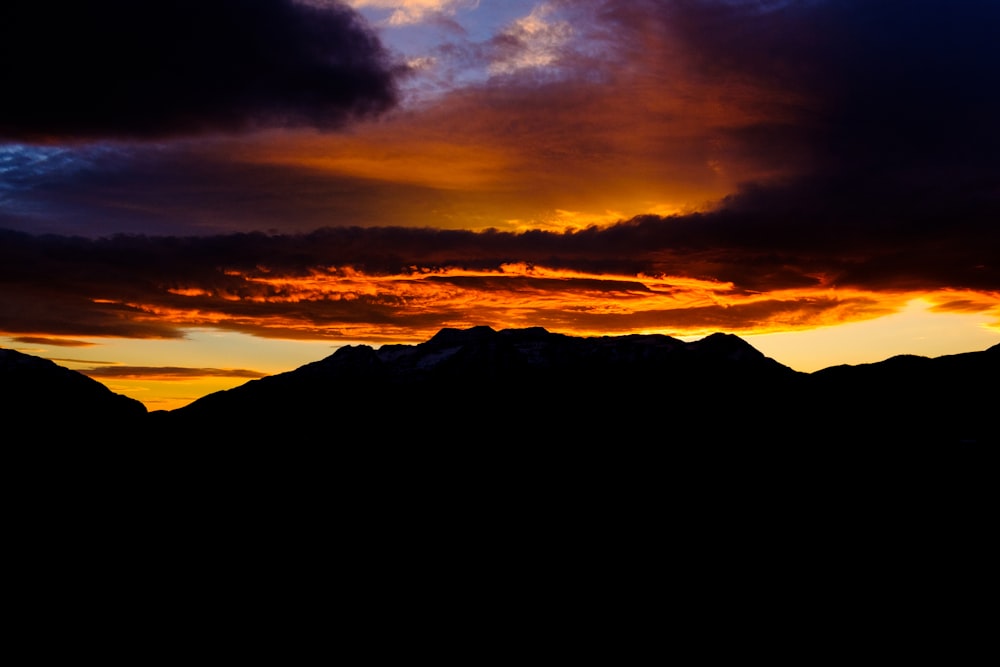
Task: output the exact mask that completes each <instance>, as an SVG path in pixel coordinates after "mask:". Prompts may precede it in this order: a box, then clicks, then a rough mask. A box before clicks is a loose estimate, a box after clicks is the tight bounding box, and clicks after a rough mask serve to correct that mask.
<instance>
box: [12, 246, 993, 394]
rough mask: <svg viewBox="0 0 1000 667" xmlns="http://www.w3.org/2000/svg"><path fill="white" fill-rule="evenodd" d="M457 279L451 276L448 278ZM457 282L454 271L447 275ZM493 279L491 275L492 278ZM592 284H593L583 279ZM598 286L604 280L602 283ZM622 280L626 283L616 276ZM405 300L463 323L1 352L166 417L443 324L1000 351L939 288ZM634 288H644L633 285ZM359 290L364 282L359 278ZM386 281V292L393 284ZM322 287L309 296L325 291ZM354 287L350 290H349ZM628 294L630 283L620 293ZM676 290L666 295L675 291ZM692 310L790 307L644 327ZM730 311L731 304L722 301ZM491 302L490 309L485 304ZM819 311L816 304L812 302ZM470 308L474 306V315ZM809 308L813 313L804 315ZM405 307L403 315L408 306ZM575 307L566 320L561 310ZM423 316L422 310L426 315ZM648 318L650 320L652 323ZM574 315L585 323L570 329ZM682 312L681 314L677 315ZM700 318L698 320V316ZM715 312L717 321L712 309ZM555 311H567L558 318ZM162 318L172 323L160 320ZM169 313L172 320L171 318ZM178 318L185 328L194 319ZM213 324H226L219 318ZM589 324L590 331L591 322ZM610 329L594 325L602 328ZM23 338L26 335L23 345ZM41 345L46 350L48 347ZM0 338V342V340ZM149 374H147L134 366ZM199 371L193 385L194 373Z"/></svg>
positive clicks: (658, 282)
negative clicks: (113, 370) (664, 315)
mask: <svg viewBox="0 0 1000 667" xmlns="http://www.w3.org/2000/svg"><path fill="white" fill-rule="evenodd" d="M506 270H507V271H508V272H509V275H515V276H522V277H527V276H532V277H535V278H540V277H541V278H544V279H546V280H553V281H557V282H558V281H560V280H565V281H572V280H573V279H576V278H581V277H588V276H585V275H584V276H581V274H575V273H574V272H569V271H554V270H544V269H543V270H538V269H532V268H531V267H528V266H525V265H511V266H509V267H506ZM455 273H459V272H455ZM461 273H462V274H463V275H464V276H466V277H471V278H477V277H482V276H484V274H485V272H475V271H465V272H461ZM452 275H453V277H454V274H452ZM488 275H492V276H494V277H495V275H496V274H495V273H494V274H488ZM589 278H593V276H589ZM604 278H605V279H607V278H608V277H607V276H605V277H604ZM621 278H623V279H624V278H625V277H621ZM407 279H408V281H409V283H411V284H408V285H407V287H406V289H407V290H410V292H409V293H410V297H409V298H410V299H411V300H413V299H415V296H414V295H417V294H420V293H421V290H424V291H426V292H427V293H429V294H436V296H435V300H436V303H438V304H440V300H441V299H450V300H452V301H453V302H454V304H455V305H456V310H459V309H471V310H465V311H463V312H464V315H463V317H461V318H458V319H455V320H452V321H449V322H446V323H444V324H443V325H442V324H440V323H437V324H433V325H431V326H428V327H425V328H420V327H408V326H405V325H398V324H397V325H373V324H362V323H356V324H347V323H344V324H342V325H340V326H339V327H338V331H337V332H336V335H333V333H332V332H331V331H329V330H326V331H324V330H321V329H318V328H317V327H316V325H314V324H309V325H305V324H303V323H301V322H298V323H297V322H295V321H294V320H292V319H290V318H288V317H287V316H284V317H282V318H280V321H279V322H270V324H271V325H274V326H275V327H276V328H275V330H272V331H271V332H270V334H269V335H270V336H272V337H266V336H267V335H268V329H267V328H266V327H262V326H260V325H261V324H267V323H261V322H257V325H258V328H257V329H256V330H254V331H255V332H256V334H257V335H250V334H249V333H239V332H237V331H233V330H229V331H225V330H222V329H215V328H201V329H197V328H195V329H192V328H191V327H190V326H184V327H183V330H184V332H185V334H186V337H185V338H182V339H170V340H135V339H106V338H87V337H83V338H80V337H77V338H74V339H72V340H70V339H67V341H66V343H65V344H63V345H58V344H57V343H58V342H59V341H58V339H57V338H54V337H51V336H50V337H48V339H45V338H42V337H41V336H39V337H38V339H37V340H38V342H36V343H34V344H30V343H29V344H21V345H19V344H17V343H16V341H13V340H12V339H9V340H10V342H7V343H2V342H0V344H2V345H3V346H4V347H10V348H13V349H17V350H19V351H21V352H24V353H27V354H33V355H35V356H40V357H43V358H50V359H52V360H53V361H55V362H56V363H59V364H60V365H63V366H66V367H68V368H71V369H74V370H83V371H86V369H89V368H95V367H100V366H101V365H102V364H104V365H113V366H130V367H137V368H138V369H140V370H138V371H137V372H136V373H135V374H134V375H126V376H124V377H109V378H107V379H101V378H97V379H98V381H100V382H102V384H105V385H106V386H108V387H109V388H111V389H112V390H113V391H116V392H118V393H122V394H124V395H126V396H130V397H132V398H135V399H137V400H140V401H142V402H143V403H144V404H145V405H146V406H147V408H148V409H150V410H171V409H175V408H178V407H182V406H183V405H186V404H188V403H190V402H191V401H193V400H195V399H197V398H200V397H201V396H204V395H206V394H208V393H212V392H215V391H220V390H223V389H230V388H232V387H235V386H239V385H242V384H244V383H246V382H247V381H248V378H247V376H245V375H243V376H238V375H234V376H226V375H225V371H224V370H223V371H221V373H222V375H221V376H220V375H219V373H220V372H219V371H218V370H217V369H244V370H246V371H252V372H256V373H262V374H266V375H269V374H275V373H281V372H285V371H290V370H294V369H295V368H298V367H300V366H303V365H305V364H307V363H310V362H313V361H318V360H320V359H322V358H324V357H326V356H329V355H330V354H333V353H334V352H335V350H336V349H337V348H338V347H341V346H343V345H354V344H369V345H372V346H373V347H379V346H380V345H382V344H384V343H387V342H395V343H406V344H416V343H420V342H423V341H424V340H427V339H428V338H430V337H431V336H432V335H433V334H434V333H436V332H437V330H439V329H440V328H441V326H452V327H456V328H466V327H470V326H476V325H480V324H486V325H489V326H493V327H494V328H497V329H502V328H517V327H526V326H537V325H540V326H545V328H547V329H549V330H550V331H552V332H553V333H563V334H568V335H576V336H602V335H624V334H630V333H662V334H667V335H672V336H675V337H678V338H682V339H685V340H692V339H697V338H701V337H704V336H705V335H708V334H710V333H714V332H716V331H725V332H727V333H735V334H737V335H739V336H741V337H742V338H744V339H745V340H746V341H747V342H749V343H750V344H751V345H753V346H754V347H756V348H757V349H759V350H760V351H761V352H763V353H764V354H765V355H767V356H769V357H772V358H774V359H775V360H777V361H778V362H780V363H782V364H784V365H786V366H789V367H791V368H794V369H795V370H798V371H803V372H812V371H815V370H819V369H821V368H826V367H829V366H834V365H838V364H860V363H869V362H875V361H881V360H883V359H886V358H888V357H890V356H894V355H897V354H918V355H922V356H931V357H933V356H941V355H945V354H956V353H961V352H973V351H978V350H983V349H986V348H987V347H990V346H991V345H995V344H997V343H998V342H1000V298H998V297H997V295H993V294H980V293H972V292H956V291H952V290H944V291H941V292H936V293H930V294H896V295H884V294H882V295H876V294H871V293H864V292H838V293H836V294H834V295H832V296H835V297H836V298H837V299H839V301H830V302H823V301H816V302H810V301H809V300H804V301H802V306H801V307H797V306H795V303H796V302H795V301H794V299H795V298H798V299H802V298H803V296H804V295H803V293H802V291H795V292H791V291H790V292H789V293H785V294H781V293H771V294H769V295H742V296H741V295H731V294H727V293H726V289H727V288H728V286H727V285H720V284H717V283H712V282H709V281H698V280H692V279H687V280H679V279H670V278H655V279H654V278H643V279H642V280H641V285H642V286H643V287H644V288H645V290H647V291H643V290H638V289H637V290H635V291H634V292H631V291H630V292H628V294H627V295H623V293H622V292H621V291H619V292H617V293H616V295H615V298H614V299H604V298H602V295H601V293H600V292H599V291H598V292H593V293H591V292H588V291H587V290H586V289H584V290H580V289H575V290H572V291H568V292H566V293H564V294H560V293H559V291H558V290H552V289H548V290H544V291H539V292H537V293H535V294H532V293H531V291H532V289H533V288H531V287H530V286H528V287H525V288H524V289H523V290H521V291H519V292H518V294H517V299H518V301H517V305H515V304H514V303H512V302H509V301H506V300H505V297H504V296H503V295H502V294H497V293H494V294H492V295H484V294H481V293H480V294H478V298H479V300H480V301H482V302H483V303H479V304H476V303H475V302H476V298H477V293H475V292H474V291H470V290H464V289H462V288H460V287H456V286H453V285H452V286H448V287H447V288H446V289H445V290H444V291H443V293H442V292H441V291H440V290H438V291H437V292H435V290H437V288H436V287H435V286H433V285H430V284H426V283H425V284H420V280H419V277H418V278H417V279H414V277H413V276H408V277H407ZM629 280H630V281H631V282H632V283H635V284H636V285H637V286H638V285H640V281H639V280H637V279H636V278H635V277H631V278H630V279H629ZM362 282H364V281H362ZM389 284H392V283H391V281H389ZM325 287H326V286H325V285H324V284H323V283H322V281H320V282H319V284H318V285H311V286H309V289H311V290H319V292H322V290H323V289H325ZM355 287H357V286H355ZM625 287H626V288H627V285H626V286H625ZM671 290H672V292H671ZM824 295H825V296H826V297H831V294H830V291H829V290H816V291H815V292H814V294H813V297H814V298H815V299H819V298H820V297H822V296H824ZM679 298H680V299H681V300H682V302H683V303H684V304H686V305H687V306H689V307H697V304H701V305H703V306H704V305H707V306H709V307H711V308H714V307H715V305H721V306H722V307H721V309H719V310H718V313H721V314H723V315H724V314H725V313H726V312H727V310H728V309H732V308H744V309H749V310H748V311H745V312H749V313H750V314H751V315H753V313H755V312H756V311H755V310H754V308H757V307H763V308H764V309H763V310H761V311H760V313H761V315H762V317H763V316H766V315H767V314H768V313H769V312H770V311H769V310H768V309H767V306H768V303H767V302H768V301H774V300H780V299H781V298H785V299H786V300H787V301H788V303H790V304H791V305H792V307H790V308H786V309H784V310H780V311H778V312H775V313H772V315H773V317H772V318H771V319H762V320H761V321H758V322H753V321H748V322H747V324H746V325H745V326H742V327H738V326H733V322H729V323H728V326H724V324H726V323H724V322H720V323H719V326H713V325H712V323H711V321H709V322H707V323H706V322H702V321H698V322H696V323H695V324H693V325H691V326H672V327H664V326H650V325H649V324H648V323H647V320H649V319H650V318H653V321H655V317H654V316H657V313H659V310H658V309H657V308H656V305H657V304H659V305H660V306H662V304H663V303H673V304H674V306H675V307H676V306H677V305H678V301H677V300H678V299H679ZM727 299H729V300H730V303H729V305H728V306H727V305H726V300H727ZM491 300H492V302H490V301H491ZM817 304H818V305H817ZM473 306H475V307H473ZM813 306H815V309H814V310H810V308H811V307H813ZM408 307H410V306H408ZM567 307H572V308H575V309H577V310H575V311H573V312H570V313H568V314H566V313H564V312H563V311H564V309H565V308H567ZM428 309H430V306H428ZM541 311H544V312H546V313H550V319H551V320H552V321H550V322H545V321H539V319H538V318H537V317H536V314H537V312H541ZM644 311H650V312H651V313H653V315H650V314H648V313H646V314H644ZM574 312H575V313H576V314H578V315H584V316H585V317H584V319H583V320H581V321H580V322H578V323H577V324H574V323H573V314H574ZM682 312H683V311H682ZM696 312H697V311H696ZM711 312H713V313H714V312H715V311H714V310H713V311H711ZM552 313H563V315H562V318H563V319H561V320H559V319H555V316H554V315H551V314H552ZM165 315H171V314H169V313H166V314H165ZM171 316H174V315H171ZM176 316H177V317H178V320H183V321H190V320H191V319H192V318H191V317H190V314H188V315H186V316H181V315H180V314H176ZM212 320H213V321H214V322H219V323H221V324H226V325H232V323H233V322H232V318H230V319H229V320H227V319H226V318H225V317H223V315H222V314H221V313H219V314H217V316H216V317H214V318H212ZM588 322H590V323H593V325H590V324H587V323H588ZM601 323H604V324H605V325H608V324H611V325H613V326H605V327H604V328H600V326H599V325H600V324H601ZM278 331H285V332H286V333H287V332H289V331H292V332H293V333H295V335H293V336H282V337H278V336H277V333H278ZM24 338H26V339H28V338H31V337H24ZM45 340H49V341H50V343H49V344H46V343H45V342H44V341H45ZM0 341H2V339H0ZM161 367H181V368H187V369H192V373H191V374H190V375H187V376H184V375H177V376H171V375H169V374H166V375H165V374H162V373H158V372H157V369H158V368H161ZM142 368H147V369H148V371H146V372H143V371H142V370H141V369H142ZM199 368H203V369H210V370H211V372H208V370H206V373H205V374H204V375H203V376H199V375H198V373H197V369H199Z"/></svg>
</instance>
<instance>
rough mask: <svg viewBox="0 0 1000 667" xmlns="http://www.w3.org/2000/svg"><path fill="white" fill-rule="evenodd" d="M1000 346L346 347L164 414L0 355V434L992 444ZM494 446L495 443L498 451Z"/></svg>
mask: <svg viewBox="0 0 1000 667" xmlns="http://www.w3.org/2000/svg"><path fill="white" fill-rule="evenodd" d="M998 371H1000V345H995V346H993V347H991V348H989V349H988V350H984V351H979V352H968V353H964V354H956V355H949V356H943V357H937V358H926V357H916V356H898V357H893V358H890V359H887V360H885V361H882V362H879V363H873V364H864V365H856V366H836V367H831V368H827V369H824V370H821V371H818V372H814V373H801V372H797V371H795V370H792V369H790V368H788V367H786V366H784V365H782V364H780V363H778V362H777V361H775V360H774V359H771V358H769V357H766V356H765V355H763V354H762V353H761V352H760V351H758V350H757V349H755V348H754V347H752V346H751V345H749V344H748V343H746V342H745V341H744V340H742V339H741V338H739V337H737V336H734V335H729V334H721V333H718V334H713V335H711V336H708V337H706V338H703V339H701V340H698V341H693V342H684V341H681V340H679V339H675V338H672V337H669V336H664V335H626V336H608V337H593V338H582V337H573V336H567V335H562V334H554V333H550V332H548V331H546V330H544V329H541V328H527V329H504V330H500V331H496V330H493V329H491V328H489V327H474V328H471V329H465V330H458V329H443V330H441V331H440V332H439V333H438V334H437V335H435V336H434V337H433V338H431V339H430V340H427V341H425V342H423V343H420V344H416V345H385V346H382V347H380V348H378V349H376V348H372V347H369V346H365V345H357V346H348V347H343V348H341V349H339V350H337V351H336V352H335V353H334V354H332V355H330V356H329V357H327V358H325V359H322V360H320V361H317V362H314V363H311V364H307V365H305V366H302V367H300V368H298V369H295V370H293V371H290V372H287V373H281V374H277V375H273V376H269V377H265V378H261V379H258V380H252V381H249V382H247V383H245V384H243V385H241V386H239V387H236V388H233V389H230V390H227V391H220V392H216V393H213V394H210V395H208V396H205V397H203V398H201V399H199V400H197V401H194V402H193V403H191V404H190V405H188V406H185V407H183V408H180V409H177V410H172V411H169V412H167V411H155V412H149V413H147V412H146V410H145V408H143V406H142V405H141V404H140V403H139V402H138V401H134V400H132V399H129V398H126V397H124V396H120V395H116V394H114V393H112V392H111V391H109V390H108V389H107V388H106V387H104V386H103V385H101V384H100V383H98V382H96V381H94V380H91V379H89V378H87V377H86V376H84V375H82V374H80V373H76V372H74V371H70V370H67V369H64V368H61V367H59V366H57V365H56V364H54V363H52V362H50V361H46V360H42V359H38V358H35V357H30V356H28V355H24V354H20V353H17V352H14V351H11V350H0V391H2V395H3V411H4V413H5V415H6V421H7V422H8V423H10V422H17V421H19V420H27V419H34V420H36V421H34V422H33V423H34V424H36V426H37V428H38V429H40V431H41V432H46V431H47V430H49V431H51V430H54V429H64V430H68V431H70V432H77V433H82V432H84V431H86V430H87V429H100V431H101V433H102V434H118V435H119V436H122V437H124V438H125V439H130V440H132V441H134V442H137V443H141V442H144V441H149V440H156V439H157V438H163V439H166V440H170V441H173V442H178V443H186V444H188V445H190V443H192V442H227V443H245V444H250V443H265V442H270V443H282V442H294V443H299V444H303V443H323V444H330V445H336V446H338V447H339V448H342V449H345V450H350V449H352V448H353V449H357V448H365V447H376V448H379V447H381V448H386V447H396V446H399V445H403V446H406V445H415V444H420V445H425V444H427V443H438V444H444V445H457V444H461V445H463V446H464V447H466V448H474V447H477V446H480V445H481V446H484V447H489V448H492V451H496V452H497V455H498V456H500V455H502V454H501V453H500V452H502V451H504V450H503V446H507V447H510V448H516V447H522V446H525V445H536V444H549V445H553V446H558V447H562V448H569V449H572V448H573V447H579V446H582V445H592V444H598V443H600V444H606V445H621V446H623V447H634V446H639V445H647V444H648V445H673V444H677V445H733V444H736V445H747V446H759V445H767V444H771V443H780V444H791V445H811V444H836V445H845V446H853V445H859V444H865V445H909V444H962V445H968V444H987V443H989V444H993V443H995V442H996V439H997V435H996V429H995V426H994V421H995V415H996V406H997V401H996V390H995V388H994V385H995V382H996V378H997V377H998V376H1000V374H998ZM498 445H500V446H501V447H498Z"/></svg>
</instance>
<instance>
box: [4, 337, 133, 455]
mask: <svg viewBox="0 0 1000 667" xmlns="http://www.w3.org/2000/svg"><path fill="white" fill-rule="evenodd" d="M0 414H2V415H3V416H4V417H5V419H4V421H5V422H7V426H8V428H11V427H14V430H16V431H19V432H20V433H22V434H23V435H22V438H24V439H27V440H37V439H42V440H44V439H45V436H46V435H47V434H50V433H59V434H62V433H66V432H73V431H74V430H75V432H77V433H78V434H79V435H80V436H83V435H84V434H86V433H87V432H88V431H91V430H96V431H99V432H103V431H106V430H109V429H114V428H119V427H120V428H127V429H131V428H137V427H141V426H143V425H144V424H145V423H146V420H147V414H146V406H144V405H143V404H142V403H140V402H139V401H137V400H135V399H132V398H128V397H127V396H122V395H121V394H116V393H114V392H112V391H111V390H110V389H108V388H107V387H105V386H104V385H103V384H101V383H100V382H98V381H97V380H93V379H91V378H89V377H87V376H86V375H83V374H82V373H78V372H76V371H72V370H70V369H68V368H64V367H62V366H59V365H58V364H56V363H54V362H52V361H49V360H48V359H41V358H39V357H35V356H32V355H29V354H22V353H20V352H16V351H14V350H7V349H2V348H0Z"/></svg>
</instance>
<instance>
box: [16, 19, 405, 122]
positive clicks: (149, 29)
mask: <svg viewBox="0 0 1000 667" xmlns="http://www.w3.org/2000/svg"><path fill="white" fill-rule="evenodd" d="M0 80H2V81H3V85H4V91H3V95H4V103H3V105H0V138H7V139H14V140H21V141H28V140H51V139H64V138H77V137H82V138H98V137H156V136H164V135H175V134H188V133H200V132H203V131H207V130H224V131H233V130H243V129H248V128H255V127H262V126H263V127H269V126H294V125H309V126H315V127H321V128H331V127H337V126H339V125H341V124H343V123H344V122H345V121H346V120H347V119H349V118H351V117H353V116H356V115H367V114H372V113H377V112H381V111H384V110H386V109H388V108H390V107H391V106H393V105H394V104H395V102H396V86H395V75H394V65H393V64H392V63H391V62H389V59H388V57H387V55H386V52H385V50H384V49H383V47H382V45H381V44H380V42H379V41H378V39H377V38H376V37H375V35H374V34H373V33H372V32H371V31H370V30H369V28H368V27H367V26H366V25H365V24H364V23H363V21H362V19H361V18H360V17H359V15H357V14H356V13H355V12H353V11H352V10H351V9H349V8H347V7H346V6H339V5H326V6H324V7H315V6H309V5H305V4H299V3H296V2H293V1H292V0H174V1H171V2H159V3H145V2H136V1H135V0H96V1H93V2H55V3H53V2H8V3H5V4H4V6H3V8H2V9H0Z"/></svg>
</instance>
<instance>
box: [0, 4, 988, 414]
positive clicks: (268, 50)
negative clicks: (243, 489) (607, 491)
mask: <svg viewBox="0 0 1000 667" xmlns="http://www.w3.org/2000/svg"><path fill="white" fill-rule="evenodd" d="M997 35H1000V2H996V0H926V1H921V0H877V1H875V0H798V1H795V0H785V1H780V0H756V1H751V0H410V1H409V2H406V1H391V0H350V1H347V2H339V1H334V0H178V1H174V2H169V3H167V2H165V3H146V2H136V0H93V1H89V2H79V1H75V2H45V3H41V2H39V3H6V5H4V6H3V8H0V74H2V79H0V80H2V81H3V82H4V83H3V88H2V91H3V92H2V100H3V101H2V104H0V347H6V348H12V349H16V350H19V351H21V352H25V353H28V354H34V355H37V356H41V357H45V358H48V359H52V360H54V361H56V362H57V363H59V364H61V365H64V366H66V367H69V368H73V369H76V370H80V371H82V372H84V373H86V374H87V375H90V376H91V377H93V378H95V379H97V380H99V381H101V382H102V383H104V384H105V385H107V386H109V387H110V388H111V389H113V390H114V391H117V392H119V393H123V394H126V395H129V396H131V397H133V398H137V399H139V400H141V401H143V402H144V403H145V404H146V406H147V407H148V408H149V409H150V410H156V409H173V408H176V407H180V406H182V405H185V404H187V403H189V402H190V401H192V400H194V399H195V398H198V397H200V396H202V395H205V394H207V393H210V392H212V391H217V390H219V389H224V388H228V387H232V386H236V385H239V384H243V383H245V382H247V381H248V380H249V379H252V378H256V377H261V376H263V375H269V374H273V373H278V372H283V371H287V370H292V369H294V368H297V367H298V366H301V365H303V364H305V363H308V362H311V361H316V360H318V359H321V358H323V357H325V356H328V355H329V354H332V353H333V351H334V350H335V349H336V348H337V347H339V346H342V345H345V344H359V343H365V344H370V345H373V346H378V345H381V344H383V343H390V342H391V343H400V342H402V343H416V342H421V341H423V340H426V339H427V338H429V337H431V336H432V335H433V334H434V333H436V332H437V331H438V330H440V329H441V328H442V327H458V328H466V327H471V326H475V325H483V324H485V325H489V326H492V327H493V328H495V329H502V328H507V327H527V326H541V327H545V328H546V329H548V330H550V331H553V332H559V333H567V334H573V335H579V336H597V335H622V334H629V333H664V334H669V335H673V336H678V337H683V338H685V339H696V338H700V337H703V336H705V335H707V334H710V333H712V332H716V331H723V332H727V333H735V334H737V335H739V336H741V337H743V338H744V339H745V340H747V341H748V342H749V343H751V344H752V345H754V346H755V347H757V348H758V349H760V350H761V351H762V352H764V353H765V354H767V355H768V356H771V357H773V358H775V359H776V360H778V361H780V362H781V363H784V364H786V365H788V366H791V367H792V368H795V369H796V370H802V371H813V370H818V369H820V368H823V367H826V366H831V365H835V364H841V363H851V364H856V363H864V362H870V361H878V360H882V359H885V358H887V357H889V356H892V355H895V354H903V353H906V354H921V355H925V356H939V355H942V354H951V353H957V352H968V351H977V350H982V349H985V348H987V347H990V346H991V345H994V344H996V343H998V342H1000V128H998V119H1000V85H998V78H997V77H998V74H997V68H998V65H1000V39H997Z"/></svg>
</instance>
